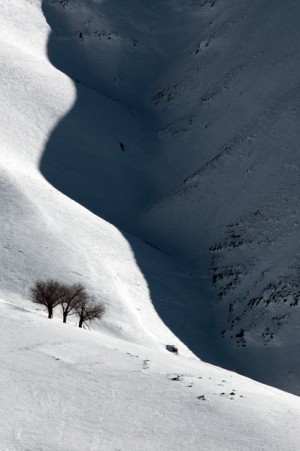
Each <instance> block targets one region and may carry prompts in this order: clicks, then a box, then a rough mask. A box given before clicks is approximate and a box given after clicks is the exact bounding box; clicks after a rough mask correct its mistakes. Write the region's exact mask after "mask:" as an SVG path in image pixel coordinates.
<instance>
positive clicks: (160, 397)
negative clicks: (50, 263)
mask: <svg viewBox="0 0 300 451" xmlns="http://www.w3.org/2000/svg"><path fill="white" fill-rule="evenodd" d="M0 315H1V318H2V320H1V331H2V334H3V335H2V339H1V343H0V359H1V377H0V387H1V394H2V396H1V406H0V418H1V433H0V448H1V449H3V450H4V449H7V450H13V451H23V450H25V449H28V450H29V449H30V450H31V451H35V450H40V449H43V450H49V451H50V450H51V451H52V450H54V449H55V450H57V451H66V450H68V451H76V450H78V451H79V450H82V449H89V450H100V449H101V450H105V451H112V450H116V449H119V450H123V451H127V450H128V451H135V450H136V451H142V450H145V451H146V450H147V451H156V450H158V449H159V450H166V451H173V450H174V451H175V450H178V449H184V450H187V451H192V450H199V449H201V450H212V451H217V450H222V451H225V450H228V451H229V450H235V451H239V450H241V449H242V450H253V451H257V450H264V449H272V450H283V449H284V450H285V451H296V450H297V449H298V447H299V433H300V431H299V415H300V410H299V409H300V406H299V398H298V397H296V396H292V395H289V394H287V393H284V392H281V391H279V390H276V389H273V388H270V387H266V386H263V385H261V384H259V383H257V382H254V381H251V380H250V379H246V378H243V377H241V376H238V375H237V374H235V373H230V372H228V371H225V370H222V369H220V368H216V367H213V366H211V365H208V364H205V363H202V362H199V361H197V360H191V359H186V358H184V357H179V356H172V355H170V354H169V353H168V352H166V351H165V352H160V351H155V350H153V349H152V350H150V349H146V348H144V347H142V346H138V345H134V344H132V343H128V342H127V343H126V342H124V341H123V340H117V339H116V338H112V337H108V336H106V335H104V334H100V333H97V332H88V331H84V330H81V329H78V328H74V327H73V326H72V325H71V324H67V325H64V324H62V323H61V322H58V321H56V320H55V319H54V320H52V321H49V320H47V319H46V315H44V314H42V315H41V314H39V313H37V312H35V311H31V310H27V309H23V308H20V307H19V306H17V305H14V304H11V303H7V302H4V301H3V300H0ZM16 326H17V327H16Z"/></svg>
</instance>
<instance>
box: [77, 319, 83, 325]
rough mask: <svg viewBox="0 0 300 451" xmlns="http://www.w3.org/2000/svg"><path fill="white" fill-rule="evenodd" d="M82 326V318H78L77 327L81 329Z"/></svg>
mask: <svg viewBox="0 0 300 451" xmlns="http://www.w3.org/2000/svg"><path fill="white" fill-rule="evenodd" d="M82 326H83V318H79V324H78V327H82Z"/></svg>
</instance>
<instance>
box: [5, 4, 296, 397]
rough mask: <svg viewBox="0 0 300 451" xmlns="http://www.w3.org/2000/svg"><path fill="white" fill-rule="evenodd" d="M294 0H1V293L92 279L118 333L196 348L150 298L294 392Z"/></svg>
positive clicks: (208, 341)
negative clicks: (40, 281) (49, 281)
mask: <svg viewBox="0 0 300 451" xmlns="http://www.w3.org/2000/svg"><path fill="white" fill-rule="evenodd" d="M289 3H290V7H287V6H286V5H279V4H278V3H277V2H276V3H275V2H274V3H272V5H271V6H270V3H269V2H267V1H258V0H257V1H252V2H250V1H245V2H239V1H237V0H229V1H226V2H225V1H224V0H219V1H210V0H209V1H205V0H203V1H202V2H199V1H194V0H190V1H187V2H186V1H185V2H183V1H181V0H168V1H166V2H148V1H145V2H140V1H132V2H130V4H127V2H124V1H121V0H120V1H115V2H110V1H95V2H88V3H87V2H85V1H82V0H72V1H71V0H70V1H66V0H54V1H52V0H51V1H50V0H44V1H42V2H41V1H40V0H26V1H20V0H15V1H13V2H12V3H11V2H10V3H9V4H8V3H7V2H4V1H3V2H0V5H1V15H0V20H1V26H2V29H3V31H4V33H3V37H2V41H1V42H2V44H1V62H2V63H3V64H2V71H1V74H0V77H1V96H2V97H1V98H2V99H3V101H2V103H1V112H0V114H1V123H2V124H3V127H2V129H1V139H2V141H1V154H2V155H3V158H1V167H0V169H1V180H2V183H1V205H0V209H1V219H2V222H3V224H4V227H3V233H2V235H1V238H0V239H1V246H2V249H3V262H4V264H3V269H2V271H1V290H2V293H3V294H4V295H5V297H6V298H7V299H10V300H14V299H15V297H16V296H18V297H19V298H24V297H26V293H27V289H28V286H29V285H30V284H31V283H32V282H33V281H34V280H35V279H36V278H37V277H46V276H49V275H50V276H51V277H58V278H60V279H62V280H66V281H85V282H86V283H87V284H88V288H89V289H90V290H91V291H93V292H95V294H96V295H97V296H99V297H100V298H101V299H102V300H104V301H105V302H106V303H107V305H108V306H109V308H108V314H107V317H106V319H105V322H104V324H103V327H104V328H105V329H106V331H107V333H112V334H116V335H117V336H120V337H123V338H125V339H126V340H131V341H134V342H137V343H144V344H147V345H148V346H154V347H157V346H158V347H162V346H163V345H164V344H166V343H167V342H174V343H177V344H178V345H179V347H180V350H181V352H183V353H189V351H188V350H187V349H186V348H185V346H184V345H183V344H182V343H181V342H180V341H179V340H178V339H176V338H175V337H174V335H173V334H172V333H171V332H170V331H169V330H168V329H167V328H166V327H165V326H164V325H163V323H162V322H161V320H160V319H159V318H158V316H157V314H156V312H155V310H154V309H153V305H154V307H155V309H156V310H157V311H158V313H159V315H160V316H161V317H162V319H163V320H164V321H165V323H166V324H167V325H168V326H169V327H171V329H172V330H173V332H174V333H175V334H176V335H177V336H179V338H180V339H182V340H183V341H184V342H185V343H186V344H187V345H188V346H189V347H190V348H191V349H192V351H194V352H195V353H196V354H197V355H198V356H200V357H201V358H204V359H206V360H209V361H211V362H214V363H218V364H222V365H224V366H227V367H228V368H234V369H236V370H239V371H241V372H243V373H244V374H247V375H251V376H252V377H255V378H257V379H259V380H263V381H264V382H268V383H272V384H274V385H276V386H278V387H281V388H285V389H287V390H290V391H293V392H296V393H299V382H298V379H299V378H298V374H299V361H298V357H297V352H296V349H297V346H298V342H299V338H298V337H299V333H298V328H297V318H298V296H299V294H298V285H297V283H298V281H297V273H298V251H297V242H298V241H297V238H298V222H297V207H298V178H297V177H298V176H297V173H298V158H299V157H298V153H297V142H298V140H297V137H298V130H297V127H296V121H295V117H296V116H297V112H298V107H297V98H298V84H297V70H296V67H297V59H296V55H297V51H298V47H297V46H298V42H299V40H298V39H297V35H298V29H297V26H296V24H297V14H298V12H299V11H298V10H299V6H297V4H296V3H294V2H292V0H290V2H289ZM41 7H42V10H41ZM15 17H17V18H18V19H15ZM22 17H23V18H24V17H25V18H26V20H22ZM45 19H46V21H47V22H48V25H47V23H46V22H45ZM266 24H267V26H266ZM274 30H276V33H274ZM48 57H49V59H50V62H49V61H48ZM40 171H41V172H42V175H43V176H44V177H45V178H43V177H42V176H41V174H40ZM45 179H46V180H47V181H46V180H45ZM49 182H50V183H49ZM51 185H52V186H51ZM74 201H75V202H74ZM79 204H81V205H79ZM93 213H95V214H96V215H93ZM100 218H103V219H100ZM105 220H106V221H108V222H105ZM111 224H114V226H117V227H118V228H119V229H120V230H122V234H121V233H120V231H119V230H117V229H116V228H115V227H114V226H112V225H111ZM124 230H126V232H124ZM134 235H135V236H137V237H138V238H135V237H134ZM33 237H34V240H33V239H32V238H33ZM141 238H142V239H144V240H146V241H147V242H145V241H143V240H142V239H141ZM149 243H151V246H150V245H149ZM158 248H159V249H158ZM174 258H175V260H174ZM176 259H177V262H176ZM189 265H190V268H192V269H189V270H187V266H189ZM211 282H214V283H215V284H216V287H217V289H216V290H214V289H212V283H211ZM218 293H219V297H220V301H218ZM20 302H23V301H20ZM221 336H223V337H224V338H223V339H222V338H221ZM258 361H259V364H258ZM283 361H284V364H282V362H283ZM270 368H271V369H272V371H271V372H270V371H269V369H270Z"/></svg>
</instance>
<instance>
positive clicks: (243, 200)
mask: <svg viewBox="0 0 300 451" xmlns="http://www.w3.org/2000/svg"><path fill="white" fill-rule="evenodd" d="M200 3H201V2H200ZM299 15H300V7H299V4H298V3H297V2H294V1H289V2H285V3H279V2H269V1H251V2H250V1H244V2H239V1H235V0H230V1H222V0H219V1H216V2H202V13H201V15H199V16H198V17H199V26H198V35H197V38H195V39H193V40H192V41H190V42H187V45H186V52H185V55H184V56H183V55H181V58H180V59H178V61H177V64H176V65H173V66H172V67H171V68H170V70H169V72H168V74H165V75H164V76H163V77H162V78H161V80H160V82H159V84H158V85H157V87H156V88H155V89H153V96H152V99H151V101H152V104H153V105H154V108H155V111H156V114H157V117H158V118H159V120H160V122H161V126H160V130H159V136H160V143H161V147H162V148H163V149H165V150H164V151H165V154H167V156H168V159H169V164H168V168H169V169H168V178H166V179H165V183H166V185H165V194H163V195H162V197H161V199H160V201H159V202H154V203H153V206H152V207H151V208H150V209H149V211H148V213H147V215H146V217H145V218H144V219H143V223H144V225H145V229H146V230H147V231H148V233H149V235H148V236H149V239H153V240H154V242H155V243H156V244H157V245H158V246H162V245H164V246H165V249H166V250H167V251H168V252H170V253H176V254H177V255H180V256H181V257H184V258H186V259H188V260H189V261H190V262H191V263H192V264H194V265H195V266H196V267H197V268H198V272H200V273H201V274H204V275H207V274H208V271H210V274H211V280H212V282H213V283H214V285H215V287H216V291H215V294H214V296H213V299H212V301H213V302H215V304H216V305H217V306H218V307H217V309H216V315H217V316H216V317H217V321H218V326H217V333H218V334H219V335H221V336H222V337H224V345H223V346H226V347H227V349H228V350H230V352H231V353H232V356H233V358H234V360H235V363H234V368H235V369H236V370H238V371H242V372H243V373H244V374H247V375H251V376H252V377H255V378H259V379H260V380H263V381H265V382H266V381H268V383H272V384H276V385H277V386H280V387H282V388H283V387H284V388H286V389H290V390H293V391H296V392H297V393H299V382H298V381H299V369H300V360H299V353H298V348H299V344H300V343H299V340H300V335H299V327H298V324H299V299H300V297H299V296H300V291H299V280H298V279H299V256H300V252H299V242H300V240H299V238H300V235H299V233H300V231H299V195H300V192H299V186H300V185H299V165H300V159H299V158H300V156H299V155H300V154H299V138H300V135H299V127H298V116H299V111H300V109H299V100H300V97H299V94H300V91H299V76H298V72H299V64H300V63H299V58H298V55H299V45H300V44H299V42H300V40H299V33H300V32H299V27H298V26H297V23H298V20H299ZM283 362H284V363H283ZM270 367H271V368H272V374H270V371H269V369H270Z"/></svg>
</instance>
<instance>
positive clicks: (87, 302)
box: [76, 295, 105, 327]
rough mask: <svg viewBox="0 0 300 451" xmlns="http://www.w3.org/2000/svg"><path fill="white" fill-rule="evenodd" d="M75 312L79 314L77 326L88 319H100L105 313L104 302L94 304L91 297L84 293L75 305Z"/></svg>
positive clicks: (81, 325) (80, 325) (82, 324)
mask: <svg viewBox="0 0 300 451" xmlns="http://www.w3.org/2000/svg"><path fill="white" fill-rule="evenodd" d="M76 313H77V315H78V316H79V324H78V327H83V326H84V324H86V323H87V322H89V321H93V320H94V319H101V318H102V316H103V315H104V313H105V306H104V304H94V301H93V299H92V298H90V297H88V296H87V295H85V296H84V297H82V299H81V302H80V303H79V304H78V305H77V306H76Z"/></svg>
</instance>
